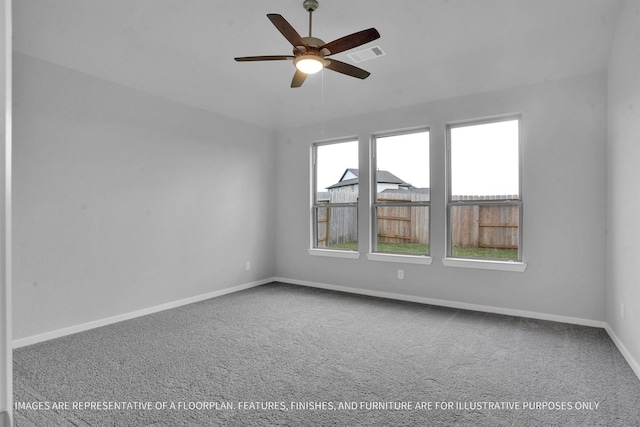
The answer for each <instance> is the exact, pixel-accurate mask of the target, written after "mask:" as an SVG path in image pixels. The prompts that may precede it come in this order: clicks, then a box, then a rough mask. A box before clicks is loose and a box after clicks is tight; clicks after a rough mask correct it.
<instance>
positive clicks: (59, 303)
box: [13, 54, 275, 339]
mask: <svg viewBox="0 0 640 427" xmlns="http://www.w3.org/2000/svg"><path fill="white" fill-rule="evenodd" d="M14 61H15V62H14V66H15V68H14V69H15V80H14V88H15V89H14V92H15V96H14V99H15V105H14V118H15V121H14V135H15V141H16V144H15V151H14V183H15V187H14V217H15V222H14V235H15V236H16V238H15V241H14V282H13V295H14V339H21V338H24V337H29V336H32V335H37V334H41V333H45V332H50V331H55V330H57V329H61V328H65V327H71V326H76V325H79V324H82V323H85V322H90V321H94V320H100V319H104V318H108V317H111V316H116V315H120V314H123V313H129V312H132V311H136V310H140V309H145V308H148V307H153V306H156V305H160V304H163V303H168V302H172V301H176V300H180V299H184V298H188V297H193V296H197V295H201V294H206V293H209V292H212V291H216V290H220V289H224V288H228V287H231V286H234V285H240V284H245V283H250V282H252V281H257V280H261V279H264V278H267V277H271V276H273V275H274V272H275V271H274V265H275V258H274V254H273V246H274V231H273V224H274V222H275V218H274V200H273V197H272V194H271V192H272V189H273V184H274V164H275V158H274V148H273V146H274V136H273V132H272V131H270V130H267V129H263V128H259V127H256V126H253V125H248V124H246V123H242V122H239V121H236V120H233V119H229V118H225V117H221V116H217V115H214V114H212V113H209V112H206V111H204V110H199V109H196V108H192V107H188V106H185V105H181V104H178V103H175V102H172V101H168V100H165V99H161V98H158V97H155V96H151V95H148V94H146V93H143V92H140V91H137V90H135V89H131V88H127V87H123V86H120V85H117V84H113V83H110V82H107V81H104V80H101V79H98V78H95V77H92V76H89V75H86V74H82V73H79V72H76V71H73V70H70V69H67V68H64V67H60V66H57V65H54V64H52V63H48V62H45V61H42V60H39V59H36V58H32V57H29V56H25V55H22V54H16V55H15V60H14ZM245 261H251V263H252V269H251V270H250V271H246V270H245Z"/></svg>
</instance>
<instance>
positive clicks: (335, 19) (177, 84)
mask: <svg viewBox="0 0 640 427" xmlns="http://www.w3.org/2000/svg"><path fill="white" fill-rule="evenodd" d="M319 1H320V7H319V9H318V10H317V12H315V13H314V15H313V35H314V36H316V37H319V38H321V39H323V40H325V41H326V42H328V41H331V40H334V39H336V38H339V37H342V36H344V35H347V34H351V33H353V32H356V31H360V30H363V29H366V28H369V27H375V28H377V29H378V31H379V32H380V34H381V38H380V39H379V40H376V41H374V42H372V43H370V44H368V45H365V46H364V47H366V46H375V45H380V46H381V47H382V49H383V50H384V51H385V52H386V56H383V57H380V58H376V59H372V60H370V61H366V62H361V63H359V64H357V66H359V67H361V68H364V69H366V70H368V71H370V72H371V76H370V77H369V78H368V79H366V80H359V79H355V78H352V77H348V76H344V75H342V74H338V73H335V72H332V71H328V70H326V71H325V72H324V73H323V74H318V75H314V76H310V77H309V78H308V79H307V80H306V82H305V83H304V86H303V87H302V88H299V89H291V88H289V85H290V82H291V78H292V76H293V72H294V68H293V65H292V63H291V62H289V61H277V62H253V63H238V62H235V61H234V60H233V58H234V57H236V56H252V55H289V54H290V53H291V46H290V44H289V43H288V42H287V41H286V40H285V39H284V37H283V36H282V35H281V34H280V33H279V32H278V30H276V28H275V27H274V26H273V25H272V24H271V22H270V21H269V20H268V19H267V17H266V14H267V13H279V14H281V15H283V16H284V17H285V18H286V19H287V20H288V21H289V22H290V23H291V24H292V25H293V26H294V27H295V28H296V29H297V30H298V32H299V33H300V34H301V35H302V36H306V35H307V32H308V14H307V13H306V12H305V11H304V9H303V8H302V0H270V1H265V0H263V1H260V0H253V1H247V0H55V1H54V0H15V1H14V3H13V11H14V23H13V26H14V48H15V50H17V51H19V52H21V53H24V54H27V55H31V56H35V57H38V58H41V59H45V60H47V61H50V62H53V63H56V64H59V65H62V66H66V67H69V68H72V69H75V70H78V71H82V72H84V73H88V74H91V75H95V76H98V77H101V78H104V79H106V80H110V81H113V82H117V83H120V84H123V85H126V86H130V87H134V88H137V89H140V90H143V91H146V92H150V93H153V94H157V95H160V96H163V97H166V98H169V99H172V100H175V101H179V102H182V103H185V104H189V105H193V106H197V107H200V108H204V109H206V110H210V111H213V112H216V113H220V114H223V115H225V116H230V117H235V118H238V119H241V120H244V121H247V122H251V123H255V124H258V125H261V126H266V127H269V128H274V129H278V128H282V127H288V126H295V125H300V124H307V123H311V122H317V121H320V120H322V119H327V120H328V119H331V118H336V117H344V116H350V115H355V114H361V113H366V112H371V111H374V110H383V109H389V108H395V107H399V106H405V105H411V104H417V103H422V102H426V101H430V100H436V99H444V98H451V97H455V96H462V95H467V94H471V93H479V92H484V91H491V90H497V89H502V88H507V87H515V86H520V85H523V84H529V83H534V82H538V81H544V80H551V79H557V78H563V77H567V76H571V75H576V74H583V73H588V72H592V71H596V70H600V69H603V68H606V64H607V60H608V56H609V49H610V46H611V41H612V38H613V34H614V32H615V23H616V20H617V15H618V11H619V9H620V6H621V3H620V0H319ZM358 49H360V48H356V49H354V50H358ZM347 53H349V52H345V53H341V54H338V55H336V59H340V60H342V61H344V62H349V63H352V62H351V60H350V59H349V58H348V57H347V55H346V54H347Z"/></svg>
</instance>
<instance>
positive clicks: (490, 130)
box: [317, 120, 519, 195]
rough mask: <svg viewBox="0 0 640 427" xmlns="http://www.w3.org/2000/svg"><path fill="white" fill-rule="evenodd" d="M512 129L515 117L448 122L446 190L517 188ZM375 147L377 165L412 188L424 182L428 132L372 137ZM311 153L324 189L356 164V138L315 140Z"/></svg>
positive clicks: (483, 191)
mask: <svg viewBox="0 0 640 427" xmlns="http://www.w3.org/2000/svg"><path fill="white" fill-rule="evenodd" d="M518 133H519V130H518V121H517V120H511V121H502V122H494V123H485V124H478V125H473V126H461V127H454V128H452V129H451V170H452V182H451V186H452V194H456V195H506V194H518V193H519V171H518V168H519V161H518V156H519V154H518V149H519V147H518ZM376 151H377V156H376V162H377V167H378V169H379V170H386V171H388V172H391V173H393V174H394V175H396V176H397V177H398V178H400V179H402V180H404V181H406V182H408V183H410V184H412V185H413V186H415V187H418V188H424V187H429V186H430V183H429V164H430V162H429V132H418V133H411V134H403V135H396V136H388V137H378V138H377V139H376ZM317 156H318V157H317V160H318V170H317V174H318V177H317V179H318V182H317V183H318V191H326V190H325V188H326V187H328V186H330V185H333V184H335V183H337V182H338V181H339V180H340V178H341V177H342V174H343V173H344V171H345V170H346V169H347V168H357V167H358V142H357V141H351V142H347V143H339V144H329V145H321V146H319V147H318V152H317ZM360 178H361V179H362V178H363V177H360Z"/></svg>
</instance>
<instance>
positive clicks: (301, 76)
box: [291, 69, 307, 87]
mask: <svg viewBox="0 0 640 427" xmlns="http://www.w3.org/2000/svg"><path fill="white" fill-rule="evenodd" d="M306 78H307V75H306V74H305V73H303V72H302V71H300V70H298V69H296V73H295V74H294V75H293V80H291V87H300V86H302V83H304V81H305V80H306Z"/></svg>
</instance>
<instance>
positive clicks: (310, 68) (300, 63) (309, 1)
mask: <svg viewBox="0 0 640 427" xmlns="http://www.w3.org/2000/svg"><path fill="white" fill-rule="evenodd" d="M302 6H303V7H304V9H305V10H306V11H307V12H309V37H301V36H300V34H298V32H297V31H296V30H295V29H294V28H293V27H292V26H291V24H289V22H287V20H286V19H284V18H283V17H282V15H278V14H276V13H270V14H268V15H267V18H269V20H270V21H271V23H273V25H274V26H275V27H276V28H277V29H278V31H280V33H281V34H282V35H283V36H284V37H285V38H286V39H287V40H288V41H289V43H291V45H292V46H293V55H269V56H244V57H237V58H235V60H236V61H238V62H249V61H282V60H293V65H294V66H295V68H296V72H295V74H294V75H293V80H292V81H291V87H300V86H302V83H304V81H305V79H306V78H307V75H309V74H315V73H317V72H319V71H320V70H322V69H323V68H327V69H329V70H332V71H336V72H338V73H341V74H345V75H347V76H351V77H356V78H359V79H366V78H367V77H369V75H370V73H369V72H368V71H365V70H363V69H362V68H358V67H355V66H353V65H351V64H347V63H346V62H342V61H338V60H336V59H333V58H331V59H329V58H328V57H329V56H330V55H335V54H337V53H341V52H344V51H346V50H349V49H352V48H354V47H358V46H361V45H363V44H365V43H369V42H370V41H373V40H376V39H378V38H379V37H380V33H378V31H377V30H376V29H375V28H369V29H367V30H362V31H359V32H357V33H353V34H350V35H348V36H344V37H341V38H339V39H337V40H334V41H332V42H329V43H325V42H324V41H323V40H321V39H319V38H316V37H313V36H312V35H311V30H312V15H313V12H314V11H315V10H316V9H317V8H318V1H317V0H304V2H303V3H302Z"/></svg>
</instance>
